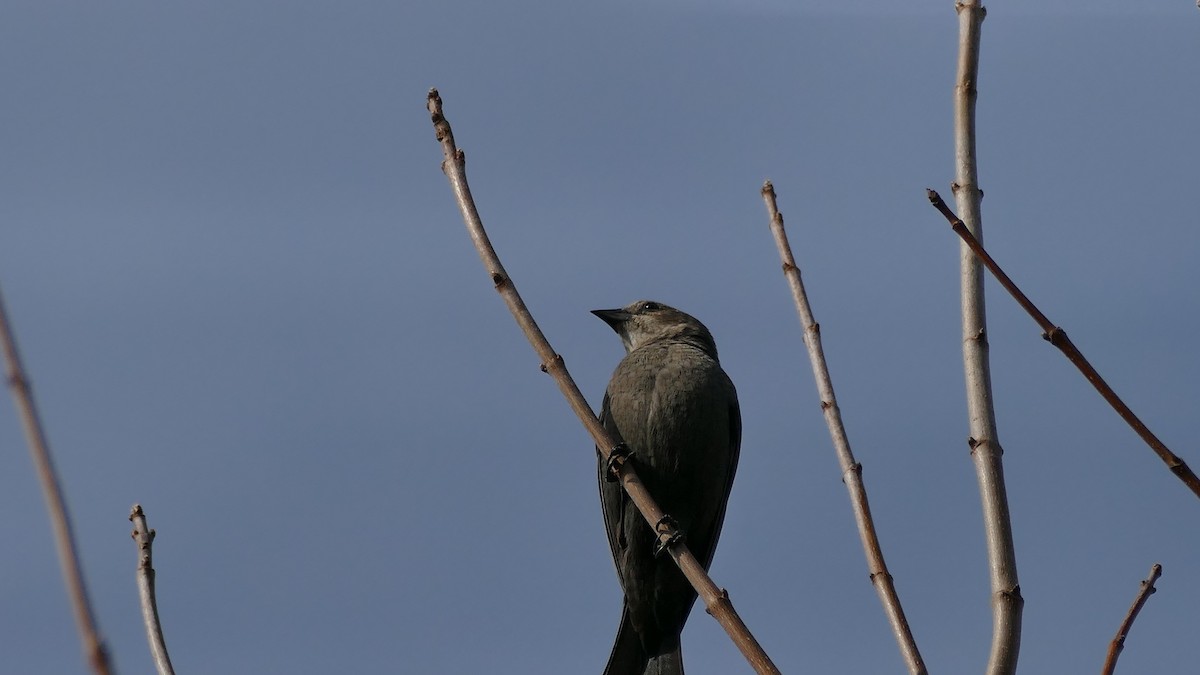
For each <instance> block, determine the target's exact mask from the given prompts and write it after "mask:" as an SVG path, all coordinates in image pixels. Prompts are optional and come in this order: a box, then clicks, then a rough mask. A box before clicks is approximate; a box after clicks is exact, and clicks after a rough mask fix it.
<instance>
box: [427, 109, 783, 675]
mask: <svg viewBox="0 0 1200 675" xmlns="http://www.w3.org/2000/svg"><path fill="white" fill-rule="evenodd" d="M426 105H427V107H428V109H429V113H430V115H431V117H432V119H433V128H434V132H435V133H436V135H437V139H438V142H439V143H441V146H442V153H443V156H444V159H443V161H442V171H443V172H444V173H445V174H446V178H448V179H449V181H450V187H451V189H453V190H454V197H455V200H456V201H457V202H458V207H459V210H460V211H461V212H462V217H463V220H464V221H465V222H466V225H467V231H468V232H469V233H470V235H471V241H472V242H474V244H475V249H476V251H478V253H479V257H480V259H481V260H482V261H483V266H484V268H486V269H487V272H488V275H489V276H491V278H492V283H493V284H494V285H495V287H496V291H497V292H498V293H500V297H501V298H503V300H504V302H505V304H506V305H508V309H509V311H510V312H512V315H513V318H515V319H516V320H517V324H518V325H519V326H520V327H521V330H522V331H524V333H525V337H527V338H528V339H529V343H530V344H531V345H532V346H533V349H534V351H535V352H537V355H538V358H540V359H541V360H542V365H541V368H542V371H543V372H545V373H548V374H549V375H550V376H551V377H553V378H554V381H555V383H556V384H558V388H559V390H560V391H562V393H563V396H565V397H566V399H567V403H568V404H570V406H571V409H572V410H574V411H575V414H576V415H578V416H579V420H580V421H581V422H583V425H584V427H586V428H587V430H588V433H589V434H591V436H592V438H593V439H594V440H595V442H596V447H597V448H599V449H600V452H601V453H602V454H603V455H604V457H605V459H608V458H609V457H610V455H611V454H612V452H613V448H615V447H616V445H617V444H616V442H615V441H614V439H613V438H612V437H611V436H610V435H609V434H608V432H607V431H605V429H604V427H603V426H601V424H600V420H598V419H597V418H596V415H595V413H594V412H592V408H591V406H589V405H588V402H587V400H586V399H585V398H584V397H583V394H581V393H580V392H579V387H578V386H576V385H575V381H574V380H572V379H571V375H570V373H568V372H567V368H566V365H565V364H564V363H563V358H562V356H560V355H559V354H557V353H555V351H554V349H553V347H551V346H550V342H549V341H548V340H547V339H546V336H545V335H543V334H542V331H541V329H540V328H538V325H537V323H536V322H535V321H534V320H533V316H532V315H531V314H530V313H529V309H528V308H527V307H526V306H525V302H524V301H523V300H522V299H521V296H520V294H518V293H517V287H516V285H515V284H514V283H513V281H512V279H511V278H510V277H509V276H508V273H507V272H505V271H504V267H503V265H501V264H500V258H499V256H497V255H496V251H495V249H494V248H492V244H491V241H489V239H488V236H487V232H486V231H485V230H484V229H483V221H482V220H481V219H480V217H479V211H478V210H477V209H476V208H475V200H474V199H473V198H472V197H471V188H470V186H468V185H467V173H466V155H465V154H464V153H463V151H462V150H460V149H458V146H457V145H456V144H455V142H454V134H453V132H452V131H451V130H450V123H449V122H447V121H446V118H445V117H444V116H443V115H442V99H441V97H440V96H439V95H438V92H437V90H436V89H431V90H429V97H428V101H427V104H426ZM614 466H616V467H617V469H616V470H617V471H618V473H619V474H620V479H621V485H622V487H624V488H625V491H626V492H627V493H629V498H630V499H631V500H632V501H633V503H634V504H636V505H637V507H638V510H640V511H641V512H642V515H643V516H644V517H645V518H646V522H648V523H650V526H651V527H653V528H655V531H656V532H658V533H659V541H660V543H661V544H662V545H663V546H664V547H666V549H667V551H668V552H669V553H670V554H671V558H672V559H673V560H674V561H675V564H677V565H679V569H680V570H681V571H682V572H683V574H684V576H685V577H687V580H688V581H689V582H690V583H691V584H692V586H693V587H694V588H695V589H696V592H697V593H698V594H699V596H700V597H701V598H702V599H703V600H704V605H705V607H706V608H707V609H708V613H709V614H711V615H712V616H713V617H714V618H716V620H717V622H718V623H720V624H721V627H722V628H724V629H725V632H726V633H728V634H729V637H730V638H731V639H732V640H733V642H734V644H736V645H737V647H738V649H740V650H741V652H742V654H743V655H744V656H745V657H746V660H747V661H749V662H750V665H751V666H752V667H753V668H754V670H755V671H756V672H758V673H774V674H776V675H778V673H779V670H778V669H777V668H776V667H775V664H773V663H771V659H770V657H768V656H767V654H766V652H764V651H763V649H762V647H761V646H759V644H758V641H757V640H755V639H754V636H753V635H751V634H750V630H749V629H748V628H746V624H744V623H742V619H741V617H739V616H738V614H737V612H736V611H735V610H734V608H733V604H732V603H731V602H730V601H729V595H728V594H727V593H726V592H725V591H724V590H723V589H720V588H718V587H717V585H716V584H714V583H713V581H712V579H710V578H709V576H708V573H707V572H705V570H704V566H703V565H701V564H700V562H699V561H698V560H696V557H695V556H694V555H692V552H691V551H689V550H688V548H687V546H686V545H685V544H684V543H683V542H682V540H681V539H680V538H679V537H678V536H677V533H676V532H675V531H674V530H673V529H672V528H666V527H662V524H663V523H664V522H666V521H665V520H664V517H665V516H666V514H664V513H663V511H662V509H660V508H659V507H658V505H657V504H656V503H655V502H654V499H653V498H651V496H650V493H649V492H648V491H647V490H646V486H645V485H643V484H642V482H641V481H640V480H638V476H637V472H636V471H635V470H634V467H633V465H632V464H631V463H630V462H619V463H614Z"/></svg>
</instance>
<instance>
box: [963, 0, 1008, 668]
mask: <svg viewBox="0 0 1200 675" xmlns="http://www.w3.org/2000/svg"><path fill="white" fill-rule="evenodd" d="M954 8H955V11H957V12H958V76H957V79H956V82H955V86H954V159H955V161H954V175H955V177H954V196H955V198H956V199H957V200H958V208H959V211H960V212H961V213H962V214H963V216H964V218H963V219H964V220H965V221H966V223H967V227H968V228H970V230H971V231H972V232H973V233H975V236H977V237H982V236H983V219H982V216H981V215H980V209H979V202H980V200H981V199H982V197H983V192H982V191H981V190H980V189H979V172H978V164H977V160H976V156H975V100H976V98H977V96H978V90H977V88H976V82H977V81H978V78H979V36H980V26H981V24H982V23H983V18H984V16H985V15H986V13H987V12H986V10H985V9H984V8H983V5H982V4H981V3H980V0H962V1H961V2H957V3H956V4H955V6H954ZM959 264H960V270H961V279H962V334H963V371H964V374H965V376H966V385H967V386H966V391H967V415H968V420H969V428H970V434H971V436H970V440H969V445H970V447H971V457H972V459H973V460H974V463H975V475H976V479H977V481H978V483H979V497H980V500H981V502H982V504H983V523H984V532H985V536H986V539H987V551H988V569H989V571H990V577H991V579H990V581H991V593H992V649H991V655H990V656H989V657H988V667H987V673H988V674H989V675H1009V674H1011V673H1014V672H1016V669H1017V657H1018V655H1019V653H1020V649H1021V610H1022V607H1023V605H1024V600H1023V599H1022V598H1021V586H1020V584H1019V583H1018V581H1017V556H1016V551H1015V549H1014V548H1013V537H1012V521H1011V517H1010V515H1009V510H1008V494H1007V491H1006V489H1005V485H1004V463H1003V459H1002V458H1003V455H1004V450H1003V449H1002V448H1001V446H1000V438H999V435H998V433H997V430H996V414H995V411H994V410H993V409H992V376H991V366H990V365H989V363H988V341H987V314H986V310H985V305H984V295H983V269H982V268H981V267H980V266H979V262H978V261H977V260H976V259H975V257H974V256H973V255H972V254H971V251H970V249H968V248H967V247H966V246H963V247H962V250H961V252H960V258H959Z"/></svg>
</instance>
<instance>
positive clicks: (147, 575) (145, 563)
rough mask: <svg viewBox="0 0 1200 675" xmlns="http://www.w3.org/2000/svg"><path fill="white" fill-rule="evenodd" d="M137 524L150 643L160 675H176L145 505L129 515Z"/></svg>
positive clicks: (135, 507)
mask: <svg viewBox="0 0 1200 675" xmlns="http://www.w3.org/2000/svg"><path fill="white" fill-rule="evenodd" d="M129 520H130V521H131V522H132V523H133V534H132V536H133V542H134V544H136V545H137V549H138V568H137V585H138V599H139V600H140V601H141V605H142V623H144V624H145V625H146V640H147V641H148V642H149V643H150V656H151V657H153V659H154V667H155V668H157V669H158V675H175V670H174V669H172V668H171V656H170V655H169V654H167V641H166V639H165V638H164V637H163V632H162V624H161V623H160V622H159V620H158V600H157V599H156V597H155V593H154V576H155V573H154V561H153V555H152V549H153V546H154V534H155V533H154V530H152V529H150V526H149V525H147V524H146V514H145V512H144V511H142V505H141V504H134V505H133V511H132V512H130V514H129Z"/></svg>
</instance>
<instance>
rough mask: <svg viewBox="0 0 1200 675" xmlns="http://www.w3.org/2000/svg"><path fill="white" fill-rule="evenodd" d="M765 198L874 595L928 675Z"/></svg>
mask: <svg viewBox="0 0 1200 675" xmlns="http://www.w3.org/2000/svg"><path fill="white" fill-rule="evenodd" d="M762 196H763V201H764V202H765V203H766V205H767V215H768V216H769V217H770V220H771V233H772V234H773V235H774V236H775V246H776V247H777V248H778V249H779V258H780V260H781V261H782V262H783V274H784V276H785V277H787V281H788V285H789V286H790V287H791V289H792V300H793V301H794V302H795V303H796V311H797V312H798V313H799V314H800V324H801V326H802V327H803V328H804V344H805V346H807V347H808V359H809V361H810V362H811V364H812V371H813V378H814V379H815V380H816V382H817V393H818V395H819V396H820V397H821V412H822V413H823V414H824V415H825V424H826V425H827V426H828V427H829V435H830V437H831V438H832V439H833V447H834V450H835V451H836V452H837V457H838V463H839V464H840V465H841V467H842V482H843V483H845V484H846V490H847V491H848V492H849V493H850V505H851V507H852V508H853V510H854V520H855V522H856V523H857V524H858V535H859V538H860V539H861V540H862V546H863V553H864V554H865V555H866V557H867V569H868V571H870V573H871V583H872V584H873V585H874V586H875V592H876V593H878V594H879V601H880V602H881V603H883V611H884V613H885V614H887V618H888V623H889V624H891V626H892V633H893V634H894V635H895V637H896V643H897V644H898V645H899V647H900V655H901V656H902V657H903V658H904V662H905V664H906V665H907V666H908V671H909V672H910V673H913V674H914V675H924V674H925V673H927V672H928V671H927V670H926V669H925V661H924V660H922V659H921V652H920V651H918V649H917V642H916V640H914V639H913V636H912V631H911V630H910V629H909V627H908V619H906V618H905V617H904V608H903V607H902V606H901V605H900V596H899V595H897V594H896V586H895V584H894V583H893V580H892V575H891V574H890V573H889V572H888V569H887V563H886V562H884V559H883V548H882V547H881V546H880V544H879V536H878V535H877V534H876V533H875V521H874V519H872V518H871V506H870V504H869V503H868V502H867V488H866V486H865V485H864V484H863V480H862V465H861V464H859V463H858V462H857V461H855V459H854V453H853V451H851V449H850V439H849V438H848V437H847V436H846V428H845V426H844V425H843V424H842V412H841V409H840V408H839V407H838V403H837V396H836V395H834V393H833V379H832V378H831V377H830V375H829V366H828V364H827V363H826V362H825V351H824V349H823V348H822V347H821V326H820V324H818V323H817V321H816V319H815V318H813V313H812V308H811V307H810V306H809V303H808V295H807V294H806V293H805V292H804V281H803V280H802V279H801V277H800V268H799V267H798V266H797V265H796V258H795V256H793V255H792V247H791V245H790V244H789V243H788V236H787V230H785V229H784V226H783V214H781V213H780V212H779V207H778V206H777V204H776V201H775V188H774V186H772V185H771V182H770V181H767V182H766V183H765V184H764V185H763V188H762Z"/></svg>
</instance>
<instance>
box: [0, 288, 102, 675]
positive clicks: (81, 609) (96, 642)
mask: <svg viewBox="0 0 1200 675" xmlns="http://www.w3.org/2000/svg"><path fill="white" fill-rule="evenodd" d="M0 342H2V343H3V350H4V360H5V364H6V366H7V370H8V386H9V388H10V389H12V393H13V398H14V399H15V400H16V403H17V410H18V412H19V413H20V415H21V424H22V425H23V426H24V427H25V439H26V441H28V443H29V453H30V455H32V456H33V464H34V466H35V468H36V469H37V475H38V479H39V480H40V481H41V484H42V495H43V496H44V497H45V500H46V510H47V511H49V512H50V523H51V525H52V526H53V528H54V543H55V545H56V547H57V548H58V561H59V565H61V567H62V574H63V582H64V583H65V584H66V586H67V595H68V596H69V597H70V599H71V607H72V609H73V610H74V613H75V625H76V628H77V629H78V630H79V636H80V638H81V639H82V640H83V653H84V655H85V656H86V657H87V660H88V664H89V665H90V666H91V668H92V671H93V672H95V673H97V675H108V673H110V672H111V671H112V667H111V666H110V664H109V661H108V651H107V650H106V649H105V647H104V642H103V640H101V639H100V629H99V627H98V626H97V625H96V619H95V616H94V614H93V613H92V605H91V603H90V602H89V601H88V594H87V586H86V585H85V584H84V581H83V567H82V565H81V564H80V562H79V553H78V551H77V550H76V548H75V536H74V535H73V534H72V532H71V519H70V516H69V515H68V513H67V500H66V497H65V496H64V495H63V492H62V487H61V486H60V485H59V481H58V474H57V472H56V471H55V470H54V459H53V458H52V457H51V456H50V445H49V443H48V442H47V441H46V433H45V432H44V431H43V430H42V423H41V420H40V419H39V418H38V412H37V406H36V405H35V404H34V402H33V391H32V389H31V388H30V386H29V378H28V377H26V376H25V369H24V368H23V367H22V366H21V356H20V354H19V353H18V352H17V341H16V338H15V337H14V335H13V330H12V326H11V325H10V324H9V321H8V314H7V312H6V311H5V309H4V300H3V298H0Z"/></svg>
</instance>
